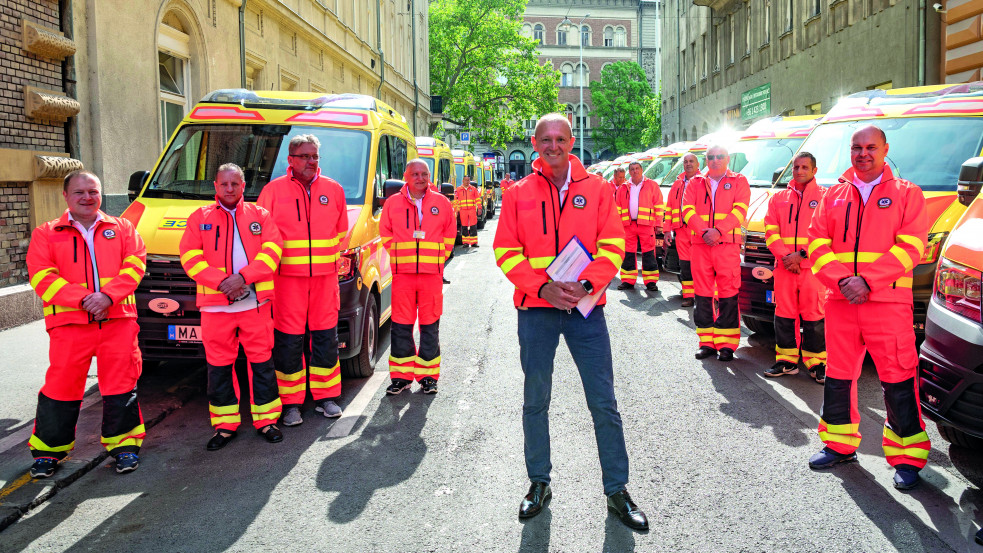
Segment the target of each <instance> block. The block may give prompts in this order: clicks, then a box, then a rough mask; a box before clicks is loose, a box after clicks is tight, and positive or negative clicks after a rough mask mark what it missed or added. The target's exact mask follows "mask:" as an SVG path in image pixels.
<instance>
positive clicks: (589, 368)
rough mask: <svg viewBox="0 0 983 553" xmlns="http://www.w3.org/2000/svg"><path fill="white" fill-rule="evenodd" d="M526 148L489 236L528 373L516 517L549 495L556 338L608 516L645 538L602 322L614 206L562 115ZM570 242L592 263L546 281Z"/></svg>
mask: <svg viewBox="0 0 983 553" xmlns="http://www.w3.org/2000/svg"><path fill="white" fill-rule="evenodd" d="M532 144H533V148H534V149H535V150H536V152H537V153H538V154H539V158H538V159H536V160H535V161H533V162H532V174H531V175H529V176H528V177H526V178H524V179H522V180H521V181H519V183H518V184H516V185H515V186H514V187H513V188H512V191H511V192H510V193H509V195H508V196H506V197H505V199H504V203H503V205H502V214H501V216H500V219H499V223H498V231H497V233H496V235H495V258H496V260H497V262H498V266H499V267H501V269H502V272H504V273H505V276H506V277H507V278H508V279H509V280H510V281H511V282H512V284H514V285H515V292H514V294H513V301H514V302H515V307H516V309H517V310H518V334H519V350H520V353H519V360H520V363H521V365H522V372H523V373H524V374H525V379H524V381H523V405H522V430H523V435H524V439H525V459H526V471H527V473H528V476H529V480H530V481H531V485H530V487H529V492H528V493H527V494H526V496H525V497H524V498H523V500H522V503H521V504H520V506H519V518H529V517H532V516H535V515H537V514H539V513H540V512H542V510H543V507H544V506H545V505H546V503H547V502H548V501H549V500H550V498H551V497H552V495H553V493H552V490H551V489H550V471H551V469H552V464H551V463H550V433H549V405H550V396H551V392H552V385H553V361H554V357H555V355H556V348H557V346H558V345H559V341H560V335H563V337H564V339H565V340H566V343H567V347H568V348H569V349H570V353H571V354H572V355H573V359H574V362H575V363H576V365H577V369H578V371H579V372H580V379H581V381H582V383H583V387H584V394H585V395H586V398H587V406H588V408H589V409H590V413H591V417H592V419H593V423H594V437H595V439H596V440H597V450H598V455H599V457H600V464H601V479H602V481H603V484H604V494H605V495H606V496H607V506H608V509H609V510H610V511H613V512H614V513H615V514H616V515H617V516H618V517H619V518H620V519H621V521H622V522H624V523H625V524H626V525H627V526H629V527H631V528H633V529H636V530H647V529H648V519H647V518H646V517H645V513H643V512H642V511H641V510H640V509H639V508H638V507H637V506H636V505H635V503H634V502H633V501H632V499H631V497H630V496H629V495H628V491H627V490H626V489H625V488H626V487H627V485H628V452H627V449H626V447H625V435H624V430H623V428H622V422H621V414H620V413H619V412H618V403H617V400H616V399H615V397H614V369H613V363H612V357H611V340H610V336H609V334H608V329H607V323H606V322H605V320H604V297H603V294H604V290H605V288H607V286H608V284H609V283H610V282H611V279H613V278H614V276H615V275H616V274H617V272H618V266H619V265H620V264H621V262H622V260H623V258H624V247H625V240H624V236H625V235H624V229H623V227H622V225H621V221H620V220H619V218H618V214H617V211H615V207H614V198H613V197H612V195H611V194H610V193H609V192H608V190H607V189H606V188H605V187H604V186H602V182H601V179H600V177H598V176H597V175H591V174H589V173H587V171H586V170H585V169H584V166H583V165H582V164H581V162H580V160H579V159H577V157H576V156H573V155H571V153H570V152H571V151H572V150H573V144H574V138H573V136H572V132H571V128H570V122H569V121H567V119H566V118H565V117H564V116H563V115H561V114H558V113H551V114H548V115H544V116H543V117H541V118H540V119H539V121H538V122H537V123H536V129H535V132H534V134H533V138H532ZM574 237H576V238H578V239H579V240H580V242H581V243H582V244H583V246H584V247H585V248H586V249H587V251H588V252H589V253H590V254H591V256H592V257H593V261H591V262H590V264H589V265H587V266H586V267H585V268H584V270H583V271H582V272H581V273H580V275H579V277H578V278H577V280H575V281H572V282H556V281H553V280H551V279H550V278H549V277H548V276H547V274H546V268H547V267H548V266H549V264H550V262H551V261H553V259H554V258H555V257H556V256H557V255H558V254H559V252H560V251H561V250H562V249H563V248H564V246H566V245H567V243H568V242H570V240H572V239H573V238H574ZM593 293H597V294H602V297H601V298H600V301H598V304H597V306H596V307H595V308H594V309H593V311H590V313H589V315H588V316H587V317H584V316H583V315H582V314H581V313H580V311H579V310H577V308H576V306H577V302H578V301H579V300H580V299H581V298H583V297H584V296H585V295H587V294H593Z"/></svg>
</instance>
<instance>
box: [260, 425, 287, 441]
mask: <svg viewBox="0 0 983 553" xmlns="http://www.w3.org/2000/svg"><path fill="white" fill-rule="evenodd" d="M256 432H258V433H259V435H260V436H262V437H264V438H266V441H268V442H270V443H271V444H275V443H277V442H282V441H283V432H282V431H281V430H280V429H279V428H277V427H276V425H275V424H267V425H266V426H264V427H263V428H260V429H259V430H257V431H256Z"/></svg>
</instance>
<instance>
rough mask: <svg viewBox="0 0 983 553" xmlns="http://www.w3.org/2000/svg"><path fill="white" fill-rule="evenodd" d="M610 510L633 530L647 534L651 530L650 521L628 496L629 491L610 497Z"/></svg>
mask: <svg viewBox="0 0 983 553" xmlns="http://www.w3.org/2000/svg"><path fill="white" fill-rule="evenodd" d="M608 510H609V511H611V512H612V513H614V514H616V515H618V518H619V519H621V522H623V523H625V526H627V527H629V528H631V529H632V530H639V531H641V532H646V531H648V529H649V520H648V517H646V516H645V513H643V512H642V510H641V509H639V508H638V505H635V502H634V501H632V500H631V496H630V495H628V490H621V491H620V492H618V493H616V494H613V495H609V496H608Z"/></svg>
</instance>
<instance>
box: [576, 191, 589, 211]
mask: <svg viewBox="0 0 983 553" xmlns="http://www.w3.org/2000/svg"><path fill="white" fill-rule="evenodd" d="M585 205H587V198H585V197H583V196H581V195H580V194H577V195H576V196H574V197H573V207H576V208H577V209H583V208H584V206H585Z"/></svg>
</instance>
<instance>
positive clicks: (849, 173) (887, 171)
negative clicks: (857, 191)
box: [840, 163, 894, 184]
mask: <svg viewBox="0 0 983 553" xmlns="http://www.w3.org/2000/svg"><path fill="white" fill-rule="evenodd" d="M856 175H857V170H856V169H854V168H853V167H850V168H848V169H847V170H846V171H844V172H843V176H841V177H840V182H843V183H846V184H853V177H855V176H856ZM892 180H894V172H892V171H891V167H889V166H888V164H887V163H885V164H884V172H883V173H881V184H884V183H885V182H888V181H892Z"/></svg>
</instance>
